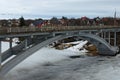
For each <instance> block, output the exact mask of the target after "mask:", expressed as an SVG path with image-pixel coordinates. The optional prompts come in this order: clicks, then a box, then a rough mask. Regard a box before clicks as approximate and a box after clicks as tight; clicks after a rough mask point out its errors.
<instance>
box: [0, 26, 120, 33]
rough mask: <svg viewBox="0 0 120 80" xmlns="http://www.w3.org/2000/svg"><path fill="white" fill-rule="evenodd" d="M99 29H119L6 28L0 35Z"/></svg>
mask: <svg viewBox="0 0 120 80" xmlns="http://www.w3.org/2000/svg"><path fill="white" fill-rule="evenodd" d="M100 29H117V30H118V29H119V30H120V27H118V26H45V27H41V28H38V27H9V28H8V27H7V28H2V27H1V28H0V35H4V34H20V33H31V32H56V31H73V30H100Z"/></svg>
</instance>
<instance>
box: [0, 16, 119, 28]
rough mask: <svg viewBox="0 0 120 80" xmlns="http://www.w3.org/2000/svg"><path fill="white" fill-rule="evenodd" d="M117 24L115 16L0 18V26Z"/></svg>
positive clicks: (117, 19) (117, 20)
mask: <svg viewBox="0 0 120 80" xmlns="http://www.w3.org/2000/svg"><path fill="white" fill-rule="evenodd" d="M104 25H109V26H114V25H116V26H119V25H120V18H116V16H115V17H102V18H101V17H95V18H92V19H91V18H88V17H86V16H84V17H81V18H67V17H64V16H63V17H62V18H59V19H58V18H57V17H52V18H51V19H49V20H47V19H42V18H39V19H24V17H23V16H22V17H20V18H19V19H1V20H0V27H24V26H27V27H39V28H40V27H43V26H104Z"/></svg>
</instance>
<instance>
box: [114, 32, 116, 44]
mask: <svg viewBox="0 0 120 80" xmlns="http://www.w3.org/2000/svg"><path fill="white" fill-rule="evenodd" d="M114 46H116V32H114Z"/></svg>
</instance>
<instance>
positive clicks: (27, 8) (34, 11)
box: [0, 0, 120, 18]
mask: <svg viewBox="0 0 120 80" xmlns="http://www.w3.org/2000/svg"><path fill="white" fill-rule="evenodd" d="M115 10H116V12H117V16H118V17H120V0H0V18H18V17H20V16H23V17H25V18H38V17H41V18H51V17H52V16H55V17H61V16H67V17H76V18H78V17H82V16H87V17H91V18H92V17H96V16H100V17H104V16H111V17H112V16H113V15H114V12H115Z"/></svg>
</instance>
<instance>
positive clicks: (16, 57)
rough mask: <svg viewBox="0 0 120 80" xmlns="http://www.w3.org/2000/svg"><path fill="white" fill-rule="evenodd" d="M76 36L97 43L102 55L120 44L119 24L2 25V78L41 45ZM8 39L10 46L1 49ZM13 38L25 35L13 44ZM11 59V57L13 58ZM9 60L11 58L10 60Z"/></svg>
mask: <svg viewBox="0 0 120 80" xmlns="http://www.w3.org/2000/svg"><path fill="white" fill-rule="evenodd" d="M73 36H77V37H80V38H81V39H84V40H88V41H89V42H90V43H92V44H94V45H96V47H97V49H98V51H99V54H100V55H108V56H113V55H116V54H117V52H118V50H119V49H118V46H120V38H119V37H120V27H119V26H57V27H56V26H54V27H48V26H47V27H42V28H36V27H21V28H20V27H9V28H0V77H2V76H4V75H5V74H6V73H7V72H9V71H10V70H11V69H12V68H14V67H15V66H16V65H17V64H19V63H20V62H22V61H23V60H24V59H26V58H27V57H29V56H30V55H32V54H34V52H36V51H37V50H39V49H40V48H42V47H44V46H46V45H48V44H50V43H53V42H55V41H58V40H62V39H64V38H68V37H73ZM6 38H9V39H10V40H9V49H8V50H6V51H5V52H1V48H2V45H1V42H2V41H4V40H5V39H6ZM13 38H22V39H23V40H22V41H21V43H20V44H18V45H16V46H14V47H13V46H12V39H13ZM10 58H11V59H10ZM8 59H9V60H8Z"/></svg>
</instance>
